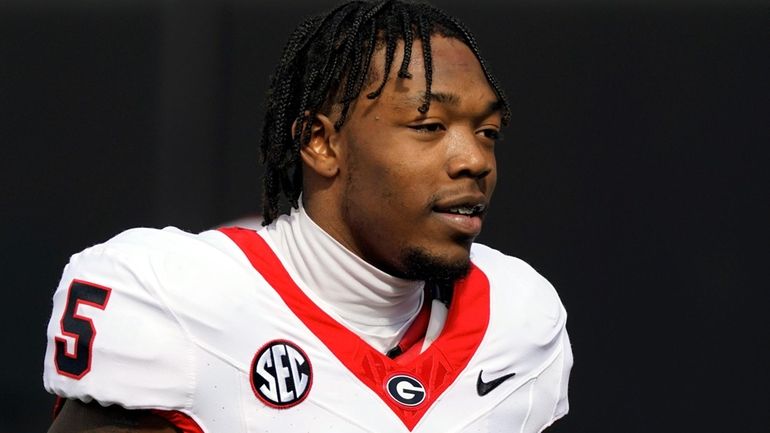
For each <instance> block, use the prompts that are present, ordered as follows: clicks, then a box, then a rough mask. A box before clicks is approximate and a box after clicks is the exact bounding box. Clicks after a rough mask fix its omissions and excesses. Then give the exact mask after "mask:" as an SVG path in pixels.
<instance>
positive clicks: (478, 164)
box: [447, 130, 495, 179]
mask: <svg viewBox="0 0 770 433" xmlns="http://www.w3.org/2000/svg"><path fill="white" fill-rule="evenodd" d="M449 139H450V142H449V144H448V148H447V153H448V155H447V156H448V158H447V173H448V174H449V176H450V177H451V178H453V179H454V178H459V177H471V178H474V179H482V178H484V177H486V176H487V175H489V174H490V173H491V172H492V170H494V167H495V153H494V147H493V145H492V144H491V143H487V142H485V141H484V140H483V139H482V138H480V137H477V136H476V134H475V133H474V132H473V131H466V130H460V131H454V132H453V133H452V134H451V136H450V137H449Z"/></svg>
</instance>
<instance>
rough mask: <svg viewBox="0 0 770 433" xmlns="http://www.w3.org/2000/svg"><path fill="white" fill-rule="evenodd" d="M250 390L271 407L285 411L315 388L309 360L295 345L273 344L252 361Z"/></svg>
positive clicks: (287, 343)
mask: <svg viewBox="0 0 770 433" xmlns="http://www.w3.org/2000/svg"><path fill="white" fill-rule="evenodd" d="M250 376H251V388H252V389H253V390H254V394H255V395H256V396H257V398H259V399H260V400H262V402H263V403H265V404H266V405H268V406H271V407H274V408H277V409H286V408H289V407H292V406H294V405H297V404H299V403H301V402H302V400H304V399H305V397H307V394H308V392H309V391H310V387H311V386H312V385H313V368H312V367H311V365H310V359H309V358H308V357H307V355H306V354H305V352H303V351H302V349H300V348H299V347H298V346H297V345H296V344H294V343H292V342H290V341H287V340H273V341H271V342H269V343H267V344H265V345H264V346H262V348H261V349H259V350H258V351H257V354H256V355H254V360H253V361H251V373H250Z"/></svg>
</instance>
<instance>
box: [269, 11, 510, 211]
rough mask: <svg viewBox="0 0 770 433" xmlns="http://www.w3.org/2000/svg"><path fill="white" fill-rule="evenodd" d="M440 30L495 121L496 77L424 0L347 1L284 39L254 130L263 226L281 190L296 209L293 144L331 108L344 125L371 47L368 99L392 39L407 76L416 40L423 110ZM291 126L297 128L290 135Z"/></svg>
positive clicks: (471, 42)
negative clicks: (478, 85) (460, 47)
mask: <svg viewBox="0 0 770 433" xmlns="http://www.w3.org/2000/svg"><path fill="white" fill-rule="evenodd" d="M434 34H440V35H442V36H446V37H453V38H456V39H459V40H461V41H463V42H464V43H465V44H466V45H467V46H468V47H469V48H470V49H471V51H473V54H474V55H475V56H476V58H477V59H478V61H479V63H480V64H481V69H482V70H483V72H484V74H485V75H486V78H487V80H488V82H489V84H490V85H491V86H492V88H493V90H494V91H495V93H496V94H497V96H498V98H499V99H500V102H501V104H502V114H503V123H504V124H505V123H507V121H508V119H509V118H510V110H509V108H508V103H507V101H506V99H505V96H504V94H503V92H502V90H501V88H500V86H499V85H498V84H497V81H496V80H495V79H494V77H492V75H491V74H490V73H489V70H488V68H487V66H486V62H485V61H484V60H483V58H482V57H481V55H480V54H479V50H478V47H477V45H476V41H475V39H474V37H473V35H472V34H471V33H470V32H469V31H468V30H467V29H466V28H465V26H464V25H463V24H461V23H460V22H459V21H458V20H457V19H455V18H453V17H450V16H449V15H447V14H446V13H445V12H443V11H441V10H439V9H437V8H435V7H433V6H430V5H427V4H422V3H420V4H414V3H405V2H402V1H399V0H386V1H379V2H376V3H370V2H366V1H351V2H348V3H345V4H342V5H341V6H339V7H337V8H336V9H334V10H332V11H331V12H329V13H328V14H326V15H323V16H316V17H312V18H309V19H307V20H305V21H304V22H303V23H302V24H300V25H299V27H297V29H296V30H295V31H294V33H292V35H291V36H290V37H289V41H288V43H287V44H286V47H285V48H284V50H283V54H282V56H281V60H280V62H279V64H278V67H277V68H276V71H275V73H274V75H273V77H272V84H271V87H270V90H269V92H268V98H267V107H266V108H267V112H266V114H265V121H264V125H263V129H262V142H261V151H262V162H263V163H264V164H265V175H264V178H263V190H264V197H263V206H264V210H263V216H264V222H263V224H269V223H270V222H272V221H273V220H274V219H275V218H276V217H277V216H278V215H279V214H280V209H279V205H280V200H281V195H283V196H285V197H286V199H287V200H288V202H289V205H290V206H292V207H294V208H296V207H298V200H299V196H300V194H301V192H302V167H301V163H300V162H299V161H300V159H299V152H300V148H301V147H302V146H303V145H305V144H307V141H308V140H309V138H310V134H309V133H310V127H311V125H312V119H314V118H315V116H316V114H318V113H328V112H329V111H330V110H331V109H332V107H334V108H337V107H339V110H340V115H339V118H338V119H337V121H336V122H335V124H334V127H335V128H336V129H337V130H339V129H340V128H341V127H342V125H343V124H344V123H345V120H346V119H347V116H348V111H349V109H350V104H351V103H352V102H353V101H354V100H355V99H356V98H358V96H359V94H360V92H361V90H362V89H363V88H364V87H366V86H368V85H370V84H371V82H369V83H367V79H368V78H369V79H374V80H376V79H377V78H372V77H373V76H374V77H376V76H378V74H374V73H372V74H370V71H369V64H370V62H371V59H372V55H373V54H374V52H375V50H376V49H377V48H382V47H384V48H385V64H384V70H383V73H382V78H381V80H382V81H381V82H380V84H379V86H378V87H377V89H376V90H374V91H373V92H370V93H368V94H367V95H366V97H367V98H369V99H376V98H377V97H379V95H380V94H381V92H382V90H383V88H384V87H385V84H386V83H387V81H388V77H389V76H390V71H391V68H392V66H393V62H394V60H395V59H394V55H395V50H396V44H397V42H398V41H404V54H403V58H402V59H401V65H400V66H399V69H398V73H397V76H398V77H399V78H407V79H408V78H411V77H412V75H411V74H410V73H409V63H410V61H411V56H412V46H413V44H414V39H415V37H417V38H419V39H420V40H421V41H422V54H423V62H424V64H425V67H424V69H425V87H426V88H425V93H424V99H423V102H422V104H421V105H420V107H418V110H419V112H420V113H426V112H428V110H429V109H430V102H431V98H430V97H431V85H432V81H433V62H432V58H431V44H430V37H431V36H432V35H434ZM292 125H301V128H300V127H298V128H297V129H295V131H294V133H292Z"/></svg>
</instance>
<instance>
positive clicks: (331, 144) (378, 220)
mask: <svg viewBox="0 0 770 433" xmlns="http://www.w3.org/2000/svg"><path fill="white" fill-rule="evenodd" d="M508 113H509V112H508V106H507V103H506V100H505V98H504V96H503V94H502V92H501V91H500V90H499V88H498V86H497V84H496V82H495V80H494V79H493V78H492V77H491V76H490V75H489V73H488V71H487V70H486V68H485V66H484V63H483V61H482V60H481V57H480V56H479V54H478V50H477V48H476V45H475V42H474V40H473V38H472V36H471V35H470V34H469V33H468V32H467V31H466V30H465V29H464V27H462V25H460V24H459V23H458V22H457V21H456V20H455V19H453V18H451V17H448V16H446V15H445V14H443V13H442V12H441V11H439V10H436V9H434V8H432V7H429V6H426V5H413V4H404V3H401V2H397V1H388V2H381V3H364V2H352V3H348V4H345V5H342V6H340V7H338V8H337V9H335V10H333V11H332V12H330V13H329V14H327V15H325V16H321V17H316V18H312V19H309V20H308V21H306V22H305V23H303V24H302V25H300V27H299V28H298V29H297V30H296V31H295V33H294V34H293V35H292V37H291V39H290V40H289V43H288V45H287V47H286V49H285V51H284V54H283V57H282V59H281V63H280V65H279V67H278V70H277V71H276V74H275V76H274V80H273V85H272V90H271V94H270V99H269V101H268V113H267V116H266V123H265V127H264V135H263V142H262V148H263V154H264V158H265V162H266V165H267V170H266V176H265V212H264V218H265V223H266V224H267V225H266V226H265V227H263V228H262V229H260V230H258V231H256V232H255V231H251V230H247V229H237V228H233V229H223V230H217V231H209V232H204V233H202V234H199V235H193V234H188V233H184V232H182V231H179V230H176V229H173V228H167V229H164V230H149V229H134V230H129V231H127V232H124V233H122V234H120V235H118V236H117V237H115V238H113V239H111V240H109V241H108V242H106V243H104V244H101V245H97V246H95V247H92V248H89V249H86V250H85V251H83V252H82V253H80V254H77V255H75V256H73V258H72V260H71V262H70V264H69V265H68V266H67V268H66V269H65V271H64V275H63V277H62V281H61V284H60V286H59V289H58V291H57V292H56V294H55V295H54V311H53V315H52V319H51V322H50V325H49V328H48V335H49V344H48V351H47V353H46V360H45V367H46V370H45V377H44V379H45V386H46V389H48V390H49V391H50V392H53V393H55V394H57V395H59V396H60V397H62V399H61V401H65V402H66V403H65V404H64V405H63V408H62V409H61V410H60V412H59V414H58V417H57V418H56V420H55V422H54V424H53V426H52V428H51V431H53V432H62V431H66V432H76V431H121V432H123V431H142V432H148V431H151V432H172V431H183V432H226V433H235V432H257V431H259V432H288V431H303V432H305V431H309V432H326V431H329V432H408V431H413V432H471V431H473V432H477V431H489V432H502V431H517V432H533V433H536V432H539V431H542V430H543V429H544V428H545V427H547V426H548V425H550V424H551V423H552V422H553V421H554V420H556V419H558V418H559V417H561V416H563V415H564V414H565V413H566V412H567V409H568V403H567V382H568V377H569V371H570V367H571V364H572V357H571V351H570V345H569V340H568V337H567V333H566V330H565V320H566V313H565V312H564V309H563V307H562V305H561V303H560V301H559V299H558V297H557V295H556V293H555V292H554V290H553V288H552V287H551V285H550V284H549V283H548V282H547V281H546V280H545V279H543V278H542V277H541V276H540V275H538V274H537V273H536V272H535V271H534V270H532V268H530V267H529V266H528V265H526V264H525V263H523V262H521V261H520V260H517V259H515V258H512V257H508V256H505V255H503V254H501V253H500V252H497V251H495V250H493V249H490V248H488V247H485V246H483V245H478V244H473V240H474V238H475V237H476V236H477V235H478V234H479V232H480V230H481V226H482V221H483V218H484V215H485V213H486V210H487V208H488V206H489V201H490V198H491V196H492V192H493V190H494V186H495V179H496V170H497V168H496V165H495V156H494V144H495V140H496V138H497V137H498V135H499V131H500V128H501V127H502V126H503V124H504V123H505V121H506V120H507V117H508ZM281 194H283V195H284V196H286V197H287V198H288V201H289V203H290V204H291V207H292V210H291V212H290V214H288V215H279V214H280V212H279V204H280V200H279V198H280V195H281ZM89 429H95V430H89Z"/></svg>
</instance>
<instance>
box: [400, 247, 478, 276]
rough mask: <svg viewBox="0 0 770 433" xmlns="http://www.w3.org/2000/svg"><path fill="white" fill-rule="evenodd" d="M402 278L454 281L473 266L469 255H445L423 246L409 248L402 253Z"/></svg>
mask: <svg viewBox="0 0 770 433" xmlns="http://www.w3.org/2000/svg"><path fill="white" fill-rule="evenodd" d="M401 263H402V266H403V269H404V271H403V275H401V277H402V278H406V279H409V280H426V281H433V282H436V283H440V284H448V283H454V282H455V281H456V280H458V279H460V278H462V277H464V276H466V275H467V274H468V271H469V270H470V267H471V262H470V257H469V255H467V254H466V255H463V256H461V257H459V258H449V257H443V256H439V255H436V254H432V253H431V252H429V251H426V250H424V249H422V248H409V249H407V250H405V251H404V252H403V253H402V254H401Z"/></svg>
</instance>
